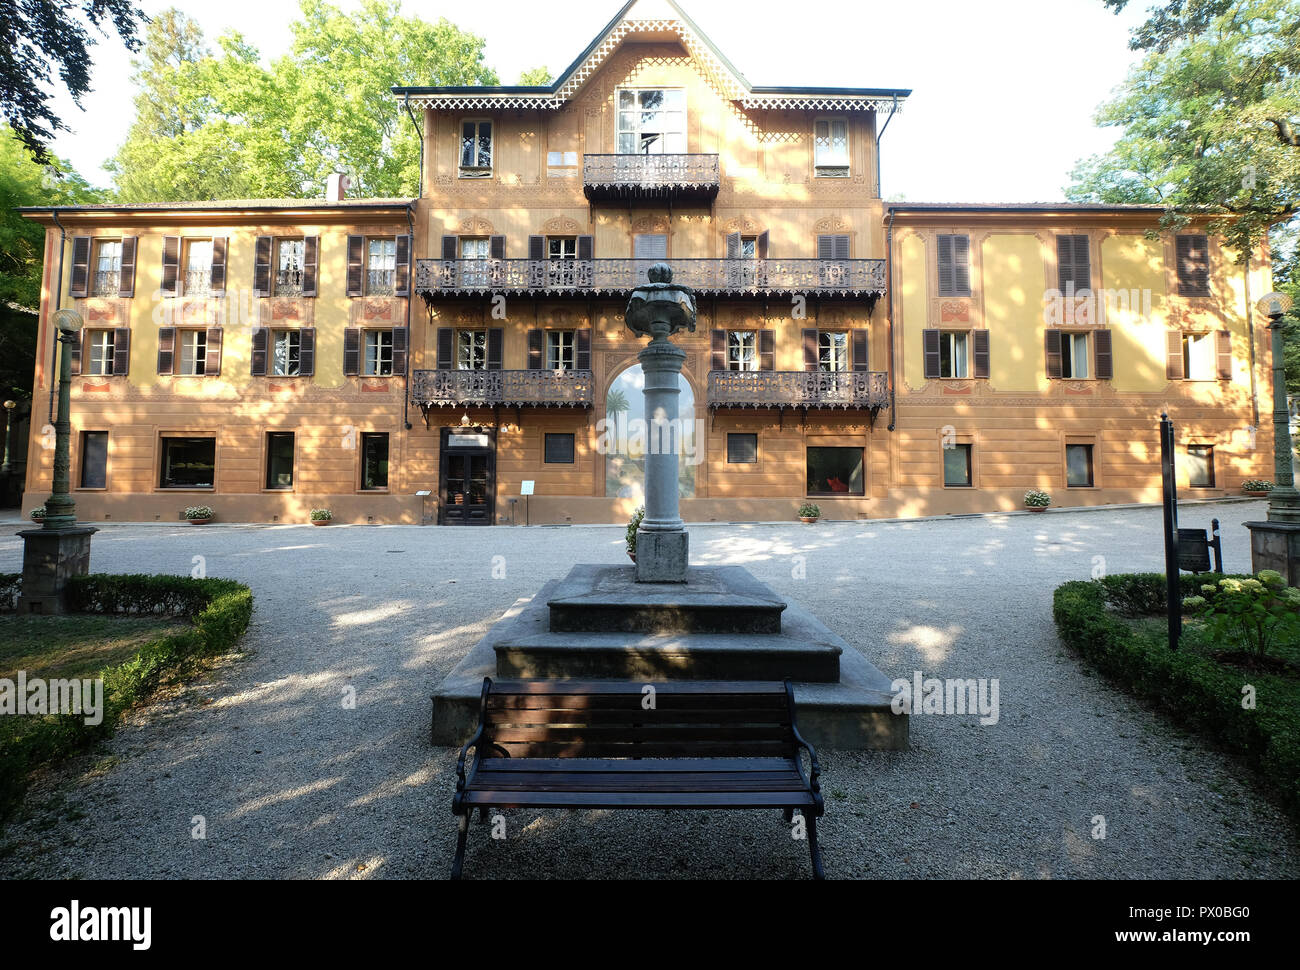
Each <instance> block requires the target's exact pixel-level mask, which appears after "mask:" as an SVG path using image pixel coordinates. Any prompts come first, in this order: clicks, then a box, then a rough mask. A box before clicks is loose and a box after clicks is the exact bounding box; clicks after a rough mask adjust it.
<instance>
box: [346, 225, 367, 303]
mask: <svg viewBox="0 0 1300 970" xmlns="http://www.w3.org/2000/svg"><path fill="white" fill-rule="evenodd" d="M365 253H366V237H365V236H348V296H362V295H363V294H364V293H365V271H366V267H365Z"/></svg>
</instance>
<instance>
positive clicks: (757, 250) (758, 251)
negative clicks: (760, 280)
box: [754, 229, 767, 259]
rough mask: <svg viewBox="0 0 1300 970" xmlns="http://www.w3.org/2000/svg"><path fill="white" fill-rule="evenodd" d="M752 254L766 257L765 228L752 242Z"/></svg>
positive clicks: (760, 257) (761, 257)
mask: <svg viewBox="0 0 1300 970" xmlns="http://www.w3.org/2000/svg"><path fill="white" fill-rule="evenodd" d="M754 255H755V256H757V257H758V258H759V259H767V230H766V229H764V230H763V231H762V232H760V233H759V234H758V239H757V240H755V242H754Z"/></svg>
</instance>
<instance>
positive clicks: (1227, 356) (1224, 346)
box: [1216, 330, 1232, 381]
mask: <svg viewBox="0 0 1300 970" xmlns="http://www.w3.org/2000/svg"><path fill="white" fill-rule="evenodd" d="M1216 339H1217V340H1218V345H1217V346H1218V362H1219V380H1221V381H1230V380H1232V334H1231V333H1229V332H1228V331H1227V330H1220V331H1219V332H1218V334H1217V335H1216Z"/></svg>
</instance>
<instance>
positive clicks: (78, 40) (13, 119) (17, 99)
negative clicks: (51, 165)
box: [0, 0, 147, 163]
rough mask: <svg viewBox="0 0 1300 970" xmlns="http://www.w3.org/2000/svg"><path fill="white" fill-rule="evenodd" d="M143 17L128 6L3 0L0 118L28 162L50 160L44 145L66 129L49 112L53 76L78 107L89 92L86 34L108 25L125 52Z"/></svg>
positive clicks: (119, 0)
mask: <svg viewBox="0 0 1300 970" xmlns="http://www.w3.org/2000/svg"><path fill="white" fill-rule="evenodd" d="M146 19H147V18H146V17H145V15H144V14H143V13H142V12H141V11H140V10H139V9H138V8H136V7H135V6H133V5H132V4H131V2H130V0H76V2H73V0H63V2H59V3H54V2H51V0H6V2H5V3H4V4H3V5H0V114H2V115H3V117H4V119H5V120H6V121H8V122H9V125H10V127H11V128H12V129H13V130H14V132H15V133H16V134H17V135H18V137H19V138H20V139H21V140H22V143H23V145H24V146H25V147H26V148H27V150H28V151H29V152H30V153H31V154H32V157H33V158H34V159H35V160H36V161H38V162H41V163H45V162H48V161H49V160H50V153H49V144H48V143H49V140H50V139H51V138H52V137H53V136H54V133H55V132H56V131H60V130H63V131H66V130H67V127H68V126H67V125H65V124H64V123H63V120H62V119H61V118H59V116H58V115H57V114H55V113H54V109H53V108H52V107H50V103H49V101H50V97H51V91H50V86H51V84H52V73H54V72H56V73H57V74H58V76H59V78H60V80H62V81H63V83H64V85H65V86H66V87H67V89H68V93H69V94H70V95H72V99H73V101H74V102H76V104H77V106H78V107H80V105H81V98H82V96H83V95H84V94H85V93H86V92H87V91H89V90H90V68H91V58H90V48H91V47H93V46H94V45H95V42H96V39H95V37H94V36H93V35H92V34H91V28H94V29H95V30H97V31H98V32H99V33H100V34H102V35H103V36H108V32H107V31H106V30H105V29H104V23H105V22H108V23H110V24H111V25H112V27H113V29H114V30H115V31H116V32H117V34H118V36H119V37H121V39H122V43H124V44H125V45H126V47H127V49H128V50H132V51H133V50H136V49H138V48H139V46H140V41H139V39H138V38H137V37H136V36H135V35H136V30H137V24H138V23H139V22H140V21H143V20H146Z"/></svg>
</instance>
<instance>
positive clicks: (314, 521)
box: [311, 519, 334, 525]
mask: <svg viewBox="0 0 1300 970" xmlns="http://www.w3.org/2000/svg"><path fill="white" fill-rule="evenodd" d="M333 521H334V520H333V519H312V520H311V524H312V525H329V524H330V523H331V522H333Z"/></svg>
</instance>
